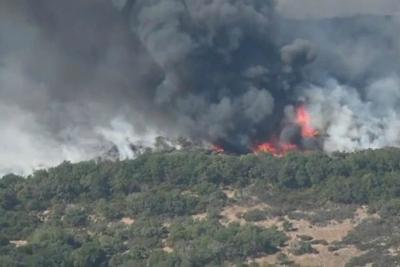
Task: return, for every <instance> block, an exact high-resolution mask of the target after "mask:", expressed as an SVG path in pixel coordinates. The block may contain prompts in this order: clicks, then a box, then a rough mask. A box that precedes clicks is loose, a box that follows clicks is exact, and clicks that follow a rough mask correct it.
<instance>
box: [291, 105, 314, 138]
mask: <svg viewBox="0 0 400 267" xmlns="http://www.w3.org/2000/svg"><path fill="white" fill-rule="evenodd" d="M296 124H297V125H299V126H300V128H301V136H302V137H303V138H312V137H316V136H318V135H319V133H318V131H317V130H316V129H314V127H312V125H311V116H310V114H309V113H308V111H307V109H306V107H305V106H303V105H302V106H299V107H298V108H297V110H296Z"/></svg>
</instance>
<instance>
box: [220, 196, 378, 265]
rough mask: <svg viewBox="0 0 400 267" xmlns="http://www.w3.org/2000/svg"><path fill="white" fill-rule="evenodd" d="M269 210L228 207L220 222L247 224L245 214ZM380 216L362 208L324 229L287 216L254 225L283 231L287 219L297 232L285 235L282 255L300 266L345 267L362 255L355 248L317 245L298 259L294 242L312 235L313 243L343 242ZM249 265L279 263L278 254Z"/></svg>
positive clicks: (257, 259) (332, 222) (333, 221)
mask: <svg viewBox="0 0 400 267" xmlns="http://www.w3.org/2000/svg"><path fill="white" fill-rule="evenodd" d="M268 208H270V207H269V206H268V205H265V204H256V205H249V206H240V205H233V206H228V207H226V208H225V209H224V210H223V211H222V213H221V216H222V219H221V223H223V224H225V225H226V224H229V223H232V222H237V223H240V224H241V225H243V224H246V223H248V222H246V221H245V220H244V219H243V218H242V214H244V213H246V212H248V211H251V210H255V209H268ZM377 216H378V215H369V214H368V213H367V207H365V206H363V207H360V208H358V209H357V210H356V212H355V213H354V216H353V218H351V219H346V220H344V221H342V222H338V221H335V220H332V221H330V222H329V223H327V224H326V225H324V226H316V225H313V224H312V223H311V222H309V221H307V220H304V219H301V220H291V219H289V218H288V216H283V217H274V218H271V219H267V220H263V221H259V222H254V223H253V224H255V225H258V226H260V227H271V226H277V227H278V228H279V229H280V230H283V222H284V221H285V220H287V221H289V222H290V223H292V225H293V229H295V230H294V231H290V232H287V233H286V234H287V235H288V237H289V241H288V245H287V246H286V247H285V248H283V249H282V252H283V253H285V254H286V255H288V257H289V259H290V260H291V261H293V262H295V263H297V264H299V265H301V266H324V267H342V266H345V265H346V263H347V262H348V261H349V260H350V259H351V258H353V257H356V256H359V255H361V253H362V252H361V251H360V250H358V249H357V248H356V247H354V246H346V247H343V248H341V249H339V250H336V251H329V250H328V246H327V245H321V244H318V245H313V248H315V249H316V250H317V251H318V253H316V254H305V255H301V256H296V255H293V254H291V253H290V251H289V247H290V245H291V244H292V243H293V242H297V241H298V240H299V237H298V236H301V235H307V236H311V237H312V238H313V239H314V240H325V241H327V242H328V243H332V242H336V241H341V240H342V239H343V238H344V237H346V236H347V235H348V234H349V232H350V231H351V230H353V229H354V228H355V227H356V226H357V225H358V224H360V223H361V222H362V221H363V220H365V219H367V218H371V217H377ZM250 262H257V263H259V264H260V265H261V266H263V265H268V264H276V263H277V254H275V255H270V256H264V257H260V258H256V259H250V260H249V263H250Z"/></svg>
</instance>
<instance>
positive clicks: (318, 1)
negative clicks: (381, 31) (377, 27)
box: [277, 0, 400, 18]
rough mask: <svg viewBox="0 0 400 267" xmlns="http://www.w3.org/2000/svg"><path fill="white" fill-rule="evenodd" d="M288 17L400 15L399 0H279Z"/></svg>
mask: <svg viewBox="0 0 400 267" xmlns="http://www.w3.org/2000/svg"><path fill="white" fill-rule="evenodd" d="M277 2H278V9H279V10H280V12H281V13H282V14H283V15H285V16H288V17H296V18H318V17H337V16H348V15H354V14H400V1H399V0H278V1H277Z"/></svg>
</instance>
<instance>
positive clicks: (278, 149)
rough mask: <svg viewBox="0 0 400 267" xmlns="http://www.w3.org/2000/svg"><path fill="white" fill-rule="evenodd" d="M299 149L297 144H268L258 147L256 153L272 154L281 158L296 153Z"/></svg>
mask: <svg viewBox="0 0 400 267" xmlns="http://www.w3.org/2000/svg"><path fill="white" fill-rule="evenodd" d="M297 149H298V147H297V145H295V144H280V143H274V142H268V143H263V144H261V145H258V146H257V147H256V148H255V149H254V152H255V153H260V152H262V153H269V154H272V155H274V156H276V157H281V156H283V155H285V154H287V153H288V152H290V151H295V150H297Z"/></svg>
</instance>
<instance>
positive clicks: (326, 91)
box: [305, 76, 400, 152]
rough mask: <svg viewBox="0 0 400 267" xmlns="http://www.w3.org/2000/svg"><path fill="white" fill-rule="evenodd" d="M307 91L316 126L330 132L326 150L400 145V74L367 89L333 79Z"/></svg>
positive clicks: (326, 138)
mask: <svg viewBox="0 0 400 267" xmlns="http://www.w3.org/2000/svg"><path fill="white" fill-rule="evenodd" d="M360 92H364V93H363V95H361V93H360ZM305 94H306V96H307V98H308V99H309V101H310V113H311V115H312V118H313V124H314V126H315V127H316V128H318V129H321V130H322V133H323V134H326V137H324V144H323V146H324V150H325V151H328V152H332V151H345V152H351V151H356V150H361V149H370V148H372V149H376V148H382V147H387V146H400V116H399V114H400V113H399V103H400V79H399V77H397V76H390V77H387V78H384V79H380V80H377V81H375V82H372V83H370V84H369V85H368V86H367V87H366V88H365V90H359V89H356V88H351V87H348V86H345V85H341V84H339V83H338V82H337V81H335V80H330V81H328V82H327V83H326V85H325V86H323V87H318V86H312V88H308V89H307V90H305Z"/></svg>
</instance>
